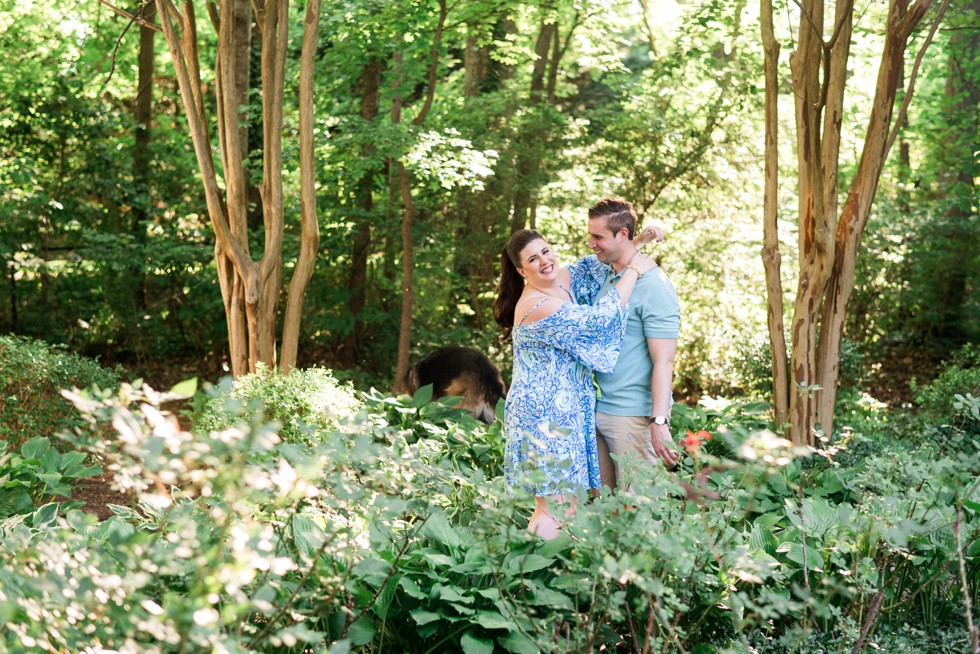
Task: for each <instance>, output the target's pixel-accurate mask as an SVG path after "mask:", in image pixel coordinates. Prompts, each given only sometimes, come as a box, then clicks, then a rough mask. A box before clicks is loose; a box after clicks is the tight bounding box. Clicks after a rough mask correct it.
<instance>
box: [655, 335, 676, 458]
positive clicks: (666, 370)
mask: <svg viewBox="0 0 980 654" xmlns="http://www.w3.org/2000/svg"><path fill="white" fill-rule="evenodd" d="M647 348H648V349H649V350H650V358H651V359H653V375H652V378H651V383H650V387H651V394H652V399H653V413H652V414H651V415H654V416H666V417H670V399H671V393H672V387H673V383H674V355H675V354H676V353H677V339H676V338H648V339H647ZM650 441H651V443H652V444H653V451H654V453H655V454H656V455H657V456H659V457H660V459H661V460H662V461H663V462H664V463H665V464H667V465H669V466H672V465H674V464H675V463H677V461H678V460H679V459H680V454H679V453H678V452H677V450H675V449H674V448H673V443H674V439H673V437H672V436H671V434H670V423H669V422H668V423H667V424H666V425H656V424H652V423H651V424H650Z"/></svg>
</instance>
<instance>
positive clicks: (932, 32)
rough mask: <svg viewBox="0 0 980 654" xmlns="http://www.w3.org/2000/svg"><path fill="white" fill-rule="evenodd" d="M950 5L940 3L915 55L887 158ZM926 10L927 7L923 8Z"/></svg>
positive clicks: (916, 4) (889, 140)
mask: <svg viewBox="0 0 980 654" xmlns="http://www.w3.org/2000/svg"><path fill="white" fill-rule="evenodd" d="M925 4H926V9H928V6H929V0H925ZM918 5H919V2H916V3H915V5H913V6H912V9H910V10H909V13H911V12H912V11H913V10H914V9H915V8H916V7H917V6H918ZM948 6H949V0H943V2H942V4H941V5H939V11H938V12H936V20H934V21H933V22H932V27H931V28H929V34H928V35H927V36H926V40H925V41H924V42H923V43H922V47H921V48H919V51H918V52H917V53H916V55H915V63H914V64H913V65H912V74H911V75H909V86H908V90H907V91H905V97H904V98H902V106H901V108H899V110H898V115H897V116H896V117H895V124H894V125H893V126H892V129H891V132H890V133H889V134H888V141H887V142H886V143H885V158H887V157H888V153H889V152H891V150H892V145H894V143H895V139H896V138H897V137H898V132H899V131H900V130H901V127H902V123H903V122H904V121H905V116H906V114H907V113H908V110H909V104H911V103H912V94H913V93H914V92H915V80H916V78H917V77H918V75H919V67H920V66H921V65H922V58H923V57H924V56H925V54H926V49H927V48H928V47H929V44H930V43H932V39H933V37H934V36H935V35H936V30H937V29H938V28H939V23H940V21H942V19H943V15H944V14H945V13H946V8H947V7H948ZM923 11H925V9H923Z"/></svg>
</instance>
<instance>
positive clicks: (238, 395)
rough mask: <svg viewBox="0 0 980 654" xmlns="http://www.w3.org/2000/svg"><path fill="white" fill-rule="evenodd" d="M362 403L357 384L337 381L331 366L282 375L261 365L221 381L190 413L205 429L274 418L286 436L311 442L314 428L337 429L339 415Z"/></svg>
mask: <svg viewBox="0 0 980 654" xmlns="http://www.w3.org/2000/svg"><path fill="white" fill-rule="evenodd" d="M361 408H362V404H361V401H360V400H359V399H358V398H357V395H356V393H355V391H354V389H353V387H352V386H351V385H350V384H346V383H342V382H340V381H338V380H337V379H336V378H335V377H334V376H333V373H332V372H331V371H330V370H327V369H325V368H316V367H314V368H306V369H297V370H293V371H291V372H290V373H289V374H288V375H283V374H279V373H278V372H276V371H273V370H269V369H268V368H265V367H262V366H260V367H259V370H258V371H257V372H255V373H254V374H249V375H244V376H242V377H239V378H238V379H236V380H235V381H234V382H231V381H228V380H226V381H225V382H223V384H222V385H221V387H220V388H219V390H218V393H217V394H216V395H214V396H213V397H211V398H210V399H208V400H206V401H205V402H204V403H203V407H201V408H200V410H198V411H197V412H196V413H195V415H194V416H193V417H192V431H194V432H197V433H207V432H210V431H218V430H222V429H227V428H228V427H232V426H234V425H235V424H238V423H241V422H242V421H246V422H248V421H254V420H275V421H276V422H278V423H279V424H280V425H281V428H280V430H279V436H281V437H282V439H283V440H285V441H287V442H290V443H300V442H304V441H305V442H309V441H310V439H311V437H312V436H311V433H312V432H313V431H317V430H330V429H333V428H335V427H336V426H337V423H338V420H340V419H342V418H348V417H350V416H352V415H354V414H355V413H357V412H358V411H359V410H361Z"/></svg>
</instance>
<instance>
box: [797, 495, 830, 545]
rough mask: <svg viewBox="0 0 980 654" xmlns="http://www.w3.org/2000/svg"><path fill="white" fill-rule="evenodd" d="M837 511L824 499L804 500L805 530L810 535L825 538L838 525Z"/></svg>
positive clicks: (808, 498)
mask: <svg viewBox="0 0 980 654" xmlns="http://www.w3.org/2000/svg"><path fill="white" fill-rule="evenodd" d="M837 518H838V513H837V510H836V509H835V508H834V507H832V506H831V505H830V502H828V501H827V500H825V499H823V498H822V497H807V498H805V499H804V500H803V523H804V524H803V529H804V531H805V532H806V533H807V534H808V535H813V536H817V537H819V536H823V535H824V534H825V533H827V531H829V530H830V529H831V528H832V527H835V526H836V525H837Z"/></svg>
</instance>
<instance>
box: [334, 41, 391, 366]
mask: <svg viewBox="0 0 980 654" xmlns="http://www.w3.org/2000/svg"><path fill="white" fill-rule="evenodd" d="M382 69H383V65H382V63H381V62H380V61H372V62H370V63H368V64H366V65H365V66H364V68H362V69H361V79H360V85H359V86H360V92H361V118H363V119H364V122H365V123H367V124H373V123H374V121H375V120H376V119H377V117H378V98H379V91H380V89H381V71H382ZM374 152H375V147H374V146H373V145H371V144H369V143H367V144H364V145H362V146H361V157H362V158H364V159H370V158H373V156H374ZM374 175H375V171H373V170H368V171H366V172H365V173H364V174H363V176H362V177H361V179H360V180H358V183H357V209H358V215H357V217H356V218H355V225H354V234H353V237H354V243H353V248H352V252H351V269H350V277H349V278H348V280H347V289H348V290H349V291H350V300H349V301H348V303H347V310H348V311H349V312H350V317H351V321H352V323H353V325H352V328H351V331H350V334H348V335H347V337H346V338H345V339H344V346H343V350H342V351H343V356H344V360H345V361H347V362H349V363H350V364H351V365H353V364H354V363H355V362H357V361H358V360H359V358H360V350H361V330H360V315H361V311H363V310H364V304H365V301H366V294H367V261H368V254H369V253H370V250H371V221H372V215H371V214H372V211H373V210H374Z"/></svg>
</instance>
